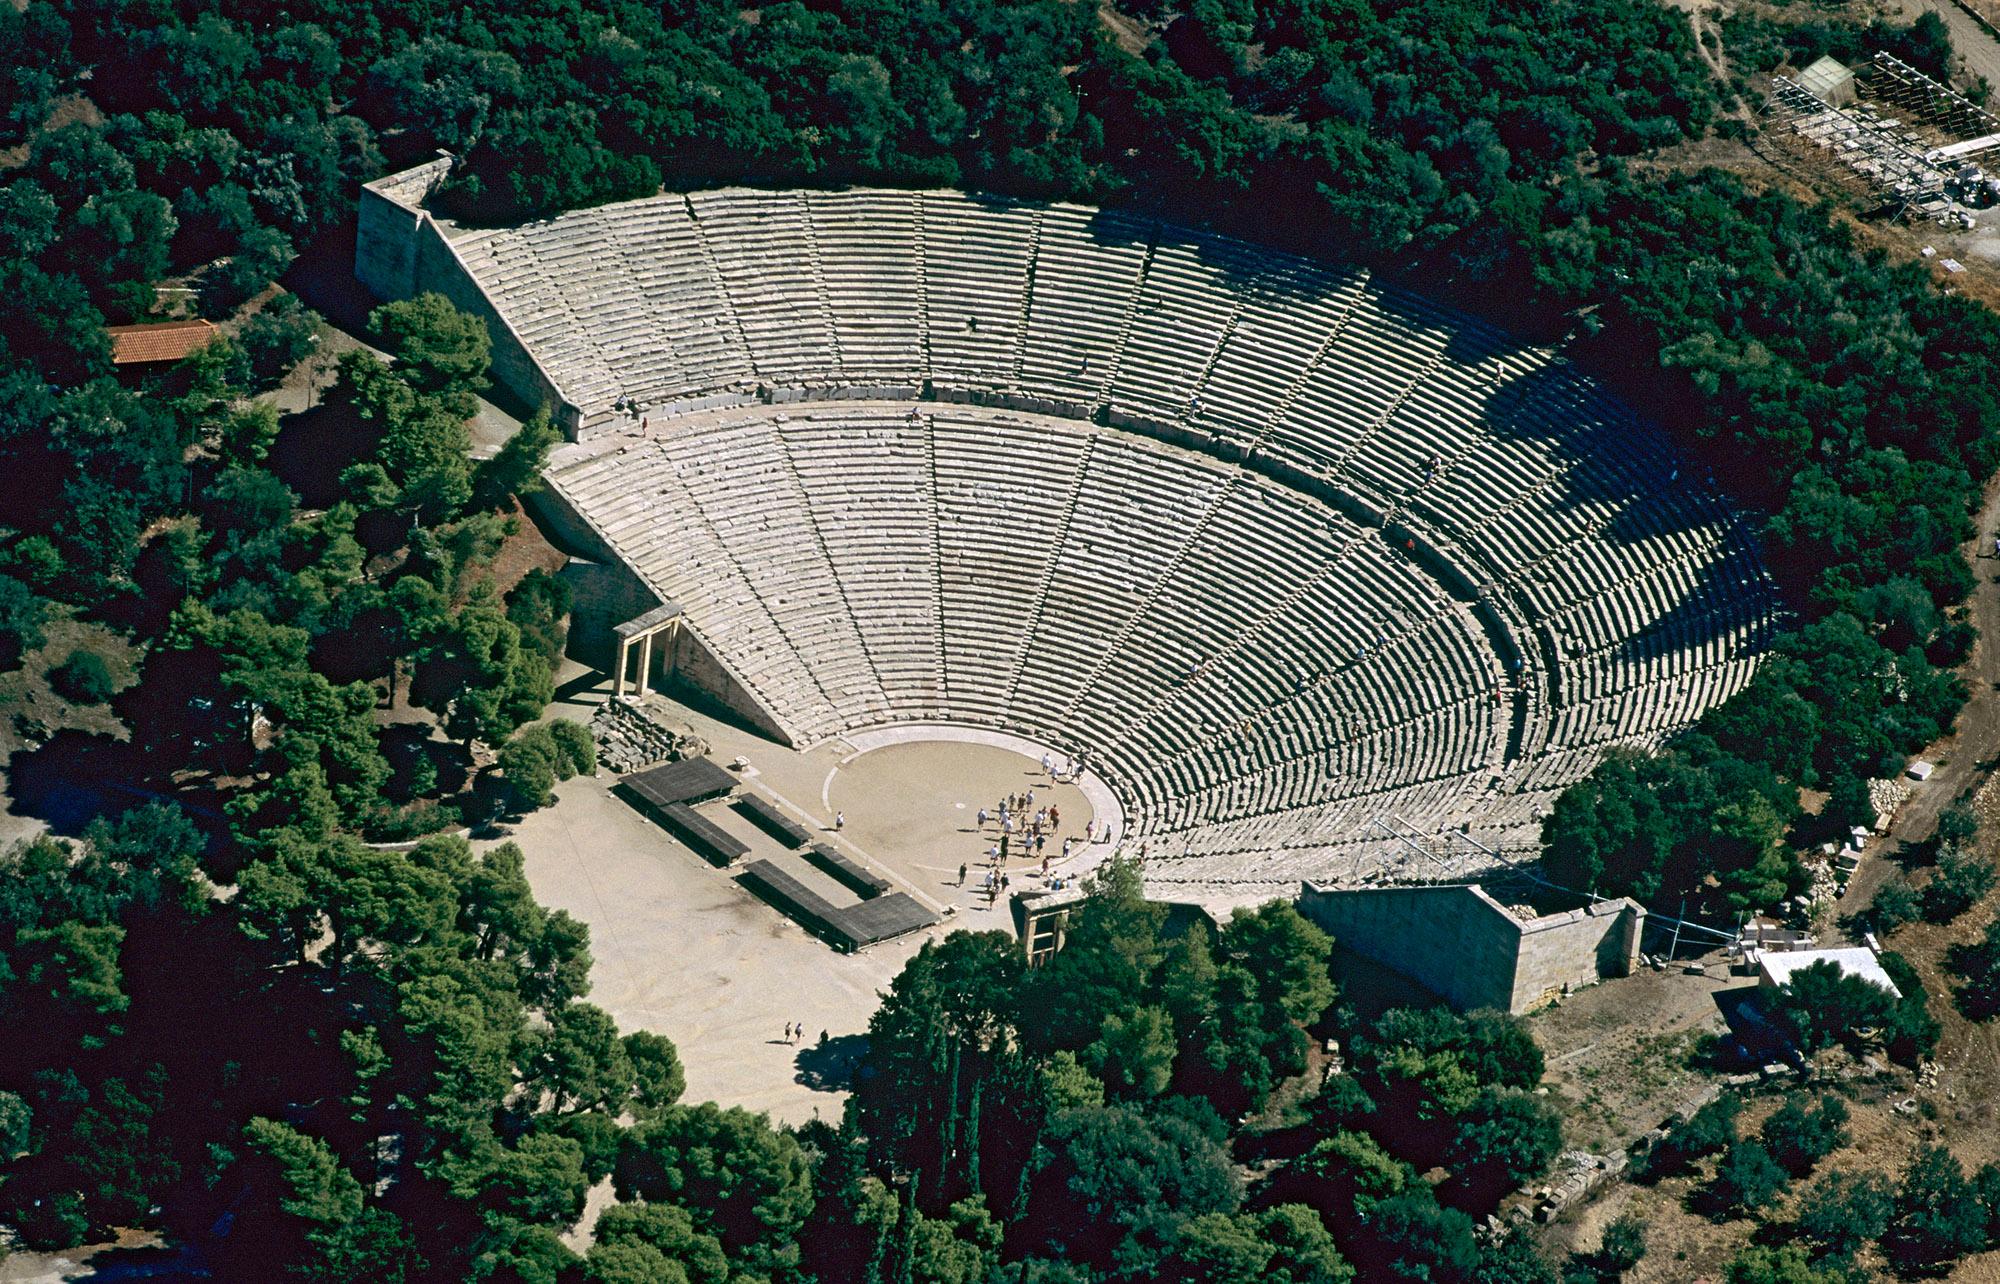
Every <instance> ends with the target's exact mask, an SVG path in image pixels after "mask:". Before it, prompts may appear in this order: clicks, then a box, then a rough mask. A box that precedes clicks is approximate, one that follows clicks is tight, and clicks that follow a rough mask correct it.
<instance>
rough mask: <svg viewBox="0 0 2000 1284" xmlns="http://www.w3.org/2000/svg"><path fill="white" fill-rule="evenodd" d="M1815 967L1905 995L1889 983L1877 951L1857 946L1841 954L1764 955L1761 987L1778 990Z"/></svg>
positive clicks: (1766, 952) (1759, 970) (1839, 951)
mask: <svg viewBox="0 0 2000 1284" xmlns="http://www.w3.org/2000/svg"><path fill="white" fill-rule="evenodd" d="M1815 963H1831V964H1833V965H1834V966H1835V967H1837V968H1839V969H1840V970H1841V971H1842V972H1845V973H1847V975H1849V976H1858V977H1860V978H1861V979H1862V980H1864V981H1868V982H1872V983H1873V984H1875V985H1879V986H1881V987H1882V988H1883V989H1885V990H1887V991H1888V992H1889V993H1890V994H1891V995H1893V996H1894V997H1896V998H1899V999H1900V998H1902V997H1903V992H1902V991H1901V990H1899V989H1897V988H1896V983H1895V982H1894V981H1892V980H1890V979H1889V973H1888V972H1887V971H1885V970H1884V969H1883V967H1882V961H1881V960H1880V959H1878V958H1876V957H1875V951H1873V950H1871V949H1869V948H1867V947H1866V946H1861V945H1853V946H1848V947H1846V948H1843V949H1837V950H1779V951H1771V950H1764V951H1760V952H1759V954H1758V958H1757V983H1758V984H1759V985H1763V986H1766V987H1769V988H1771V989H1776V988H1777V987H1779V986H1781V985H1783V984H1784V983H1785V982H1787V981H1789V980H1791V979H1792V974H1793V973H1795V972H1798V971H1801V970H1803V969H1805V968H1809V967H1811V966H1812V965H1813V964H1815Z"/></svg>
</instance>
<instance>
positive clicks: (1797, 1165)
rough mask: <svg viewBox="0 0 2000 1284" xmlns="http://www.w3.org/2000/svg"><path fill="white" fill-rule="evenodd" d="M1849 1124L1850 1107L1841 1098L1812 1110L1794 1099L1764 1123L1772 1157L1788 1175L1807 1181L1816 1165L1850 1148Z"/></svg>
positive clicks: (1828, 1098) (1820, 1103) (1822, 1100)
mask: <svg viewBox="0 0 2000 1284" xmlns="http://www.w3.org/2000/svg"><path fill="white" fill-rule="evenodd" d="M1846 1123H1847V1105H1846V1103H1845V1102H1843V1101H1841V1099H1840V1098H1838V1097H1835V1096H1831V1095H1827V1096H1822V1097H1820V1099H1819V1101H1818V1103H1817V1104H1816V1107H1815V1108H1812V1109H1808V1108H1806V1107H1805V1106H1803V1105H1801V1104H1800V1102H1799V1101H1798V1099H1797V1098H1793V1099H1792V1100H1790V1101H1787V1102H1785V1104H1784V1105H1782V1106H1780V1107H1778V1110H1777V1113H1775V1114H1773V1115H1772V1116H1771V1117H1770V1118H1769V1119H1767V1120H1765V1121H1764V1131H1763V1134H1762V1137H1763V1142H1764V1145H1765V1147H1766V1148H1767V1149H1768V1150H1769V1151H1770V1152H1771V1157H1772V1158H1773V1159H1775V1160H1777V1161H1778V1163H1779V1165H1780V1166H1781V1167H1783V1168H1784V1170H1785V1171H1786V1172H1788V1173H1790V1174H1791V1175H1792V1176H1794V1177H1803V1176H1805V1175H1806V1174H1807V1173H1809V1172H1811V1171H1812V1169H1813V1165H1814V1164H1817V1163H1818V1162H1819V1161H1820V1160H1822V1159H1824V1158H1826V1157H1827V1156H1828V1155H1830V1154H1832V1153H1833V1152H1834V1151H1836V1150H1838V1149H1840V1148H1841V1147H1842V1146H1844V1145H1846V1144H1847V1141H1848V1137H1847V1130H1846V1128H1845V1126H1844V1125H1845V1124H1846Z"/></svg>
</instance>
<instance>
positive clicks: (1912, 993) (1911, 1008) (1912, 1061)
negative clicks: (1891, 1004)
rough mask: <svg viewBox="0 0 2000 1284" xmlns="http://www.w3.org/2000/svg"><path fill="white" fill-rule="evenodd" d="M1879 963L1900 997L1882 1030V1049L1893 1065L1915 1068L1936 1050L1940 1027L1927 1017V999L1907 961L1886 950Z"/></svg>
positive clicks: (1928, 1011) (1928, 1013) (1932, 1018)
mask: <svg viewBox="0 0 2000 1284" xmlns="http://www.w3.org/2000/svg"><path fill="white" fill-rule="evenodd" d="M1880 962H1881V964H1882V970H1883V971H1885V972H1887V973H1888V974H1889V979H1890V980H1891V981H1893V982H1895V983H1896V988H1897V989H1898V990H1900V991H1902V994H1903V998H1902V1001H1901V1002H1900V1003H1898V1004H1897V1005H1896V1007H1895V1010H1894V1011H1893V1012H1891V1013H1890V1014H1889V1023H1888V1025H1887V1026H1885V1027H1884V1028H1883V1032H1882V1033H1883V1046H1884V1047H1885V1048H1886V1049H1887V1051H1888V1053H1889V1055H1890V1056H1891V1057H1892V1058H1894V1059H1895V1060H1896V1061H1898V1062H1901V1063H1902V1064H1903V1065H1906V1066H1910V1067H1912V1068H1915V1067H1916V1066H1917V1065H1918V1063H1919V1062H1921V1061H1923V1060H1924V1059H1925V1058H1927V1057H1929V1056H1930V1054H1931V1051H1932V1049H1934V1048H1936V1047H1937V1042H1938V1037H1939V1035H1940V1034H1941V1033H1942V1027H1941V1026H1939V1024H1938V1021H1937V1018H1936V1017H1934V1016H1932V1015H1931V1013H1930V995H1929V993H1928V992H1927V991H1926V990H1925V989H1924V982H1923V978H1922V977H1920V976H1918V975H1917V970H1916V968H1914V967H1912V966H1910V961H1909V960H1908V959H1906V958H1904V957H1903V956H1902V955H1900V954H1898V953H1896V952H1895V951H1894V950H1888V951H1885V952H1884V953H1883V954H1882V955H1881V957H1880Z"/></svg>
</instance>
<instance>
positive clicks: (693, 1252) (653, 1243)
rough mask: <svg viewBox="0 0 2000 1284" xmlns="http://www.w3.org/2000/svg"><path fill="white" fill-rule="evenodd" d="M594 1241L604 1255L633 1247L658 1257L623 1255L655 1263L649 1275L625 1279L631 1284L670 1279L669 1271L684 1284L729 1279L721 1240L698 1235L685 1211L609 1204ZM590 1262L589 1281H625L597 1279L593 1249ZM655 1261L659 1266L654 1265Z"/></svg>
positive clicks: (599, 1261)
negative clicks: (592, 1274)
mask: <svg viewBox="0 0 2000 1284" xmlns="http://www.w3.org/2000/svg"><path fill="white" fill-rule="evenodd" d="M596 1239H597V1246H598V1247H602V1248H605V1249H607V1250H613V1249H618V1248H620V1247H622V1246H639V1247H643V1248H645V1249H650V1250H652V1253H654V1254H657V1255H658V1257H657V1259H655V1258H652V1257H650V1256H647V1255H644V1254H639V1255H629V1254H628V1255H627V1256H628V1257H629V1258H630V1260H634V1261H637V1260H640V1259H641V1258H643V1259H644V1260H646V1261H648V1262H655V1263H656V1264H655V1265H654V1266H653V1270H654V1271H655V1273H654V1274H652V1275H646V1276H633V1277H631V1278H632V1279H634V1280H652V1279H672V1278H673V1277H674V1276H673V1271H674V1270H675V1269H678V1270H679V1272H680V1273H681V1275H682V1276H684V1277H685V1278H686V1279H687V1280H688V1281H689V1284H727V1281H728V1279H729V1259H728V1256H727V1255H726V1254H725V1253H724V1251H723V1247H722V1243H721V1241H720V1240H718V1239H716V1238H715V1236H713V1235H709V1234H705V1233H703V1232H702V1230H701V1229H700V1228H699V1227H698V1226H697V1225H696V1223H695V1219H694V1215H693V1214H691V1213H690V1212H689V1211H688V1210H687V1209H685V1208H680V1207H676V1206H674V1205H672V1204H659V1203H636V1204H613V1205H612V1206H611V1207H609V1208H607V1209H605V1210H604V1212H603V1213H602V1214H601V1215H599V1217H598V1219H597V1231H596ZM593 1258H595V1259H596V1260H594V1261H593V1264H592V1267H591V1269H592V1271H593V1272H598V1274H597V1275H596V1276H595V1278H602V1279H606V1280H610V1279H622V1278H626V1277H624V1276H618V1275H607V1274H603V1273H602V1272H603V1271H604V1269H605V1267H604V1265H603V1258H601V1257H599V1255H597V1254H596V1252H595V1249H593ZM659 1262H663V1263H665V1266H664V1267H662V1266H660V1265H658V1264H657V1263H659Z"/></svg>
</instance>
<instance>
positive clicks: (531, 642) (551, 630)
mask: <svg viewBox="0 0 2000 1284" xmlns="http://www.w3.org/2000/svg"><path fill="white" fill-rule="evenodd" d="M569 607H570V591H569V584H568V582H567V581H564V580H562V579H559V578H557V577H556V576H553V575H550V574H549V573H548V572H546V571H544V570H542V569H540V568H539V567H537V568H536V569H534V570H532V571H529V572H528V573H527V574H526V575H523V576H522V577H521V580H520V582H519V583H517V584H516V585H514V587H513V588H511V589H509V590H507V619H508V620H509V621H511V622H512V623H513V625H514V627H516V628H518V629H519V630H520V631H521V643H522V645H523V646H526V647H528V648H530V649H532V650H533V651H535V652H536V653H537V654H539V655H540V656H541V657H542V658H543V659H544V660H547V661H548V662H549V664H550V665H551V666H554V665H556V664H558V663H560V662H561V660H562V654H563V643H564V641H565V639H566V638H567V636H568V627H567V620H566V617H567V616H568V615H569Z"/></svg>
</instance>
